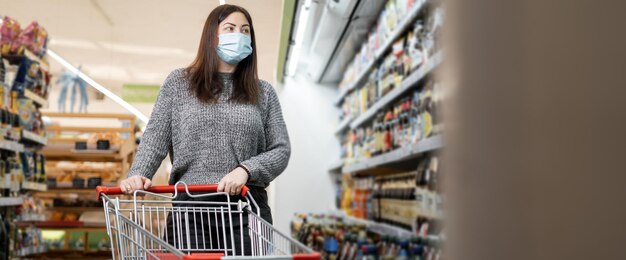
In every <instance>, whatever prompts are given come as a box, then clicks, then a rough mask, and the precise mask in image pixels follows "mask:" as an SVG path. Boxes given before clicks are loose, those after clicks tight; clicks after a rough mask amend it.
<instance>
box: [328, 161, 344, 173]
mask: <svg viewBox="0 0 626 260" xmlns="http://www.w3.org/2000/svg"><path fill="white" fill-rule="evenodd" d="M343 164H344V161H343V160H341V159H339V160H336V161H334V162H332V163H331V164H330V165H329V166H328V171H329V172H340V171H341V168H342V167H343Z"/></svg>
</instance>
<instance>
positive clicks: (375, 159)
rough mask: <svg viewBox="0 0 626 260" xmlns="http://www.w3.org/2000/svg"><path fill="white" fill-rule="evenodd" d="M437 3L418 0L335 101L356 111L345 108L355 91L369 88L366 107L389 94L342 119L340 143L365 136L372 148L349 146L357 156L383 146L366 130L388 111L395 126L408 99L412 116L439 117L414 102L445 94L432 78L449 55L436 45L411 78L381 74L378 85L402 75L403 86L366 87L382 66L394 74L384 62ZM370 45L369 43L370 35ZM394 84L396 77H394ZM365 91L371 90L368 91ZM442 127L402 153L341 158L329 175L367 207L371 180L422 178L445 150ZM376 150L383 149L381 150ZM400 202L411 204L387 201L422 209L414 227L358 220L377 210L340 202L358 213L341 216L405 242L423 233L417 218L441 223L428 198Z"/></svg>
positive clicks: (338, 130)
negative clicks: (422, 167)
mask: <svg viewBox="0 0 626 260" xmlns="http://www.w3.org/2000/svg"><path fill="white" fill-rule="evenodd" d="M434 2H435V1H429V0H418V1H415V3H414V6H412V7H411V9H410V10H409V12H408V14H407V15H405V16H404V18H403V19H401V21H400V22H399V23H398V24H397V25H396V26H395V28H394V29H393V31H392V32H391V33H390V34H388V37H387V38H384V39H383V40H382V44H381V45H379V48H377V49H376V50H375V51H374V54H373V55H372V57H371V60H368V61H367V62H364V63H359V64H358V66H360V67H359V68H358V71H356V72H354V73H355V74H356V75H355V77H354V79H353V80H352V81H351V82H350V83H348V85H345V86H343V87H342V88H341V89H340V90H339V91H338V96H337V98H336V99H335V100H333V101H334V105H336V106H338V107H340V108H341V109H342V110H343V109H350V110H352V109H355V107H356V105H355V104H348V106H344V105H343V104H342V103H343V102H346V99H347V98H348V96H349V95H352V94H354V92H355V91H361V89H362V88H363V87H366V88H367V89H364V90H363V91H364V92H361V93H360V94H363V93H365V95H367V97H363V96H361V97H358V101H359V103H360V105H363V102H366V101H367V100H366V99H369V98H371V97H372V96H371V95H372V94H371V92H370V91H378V92H376V93H377V94H379V95H380V92H383V91H384V93H385V94H384V95H382V96H380V97H377V99H376V100H375V101H374V102H373V103H368V107H367V109H365V110H360V109H359V108H356V109H357V110H358V111H359V112H360V113H356V114H352V115H351V116H346V117H344V118H342V119H341V122H340V123H339V124H338V125H337V128H336V129H335V135H336V136H337V137H338V139H340V142H342V141H345V140H344V139H345V138H344V137H345V136H342V135H344V134H349V135H356V136H357V137H358V138H361V139H359V140H360V141H362V140H368V141H366V142H368V143H367V144H362V143H359V144H358V145H355V146H354V147H358V148H354V147H350V148H346V149H353V150H352V152H353V154H356V153H357V152H355V151H354V149H367V148H363V146H366V145H374V144H375V145H379V143H376V142H379V141H380V142H382V141H381V139H377V140H376V141H372V140H373V139H372V138H381V137H380V135H378V136H376V137H374V136H373V135H372V134H370V133H371V131H372V130H371V129H372V127H370V128H366V127H365V126H370V124H371V123H372V122H373V121H374V120H379V119H377V116H379V115H381V113H382V112H385V114H383V115H384V116H385V119H384V123H385V124H387V123H388V124H393V123H389V122H394V121H393V120H395V119H394V117H393V116H397V115H394V114H393V113H400V112H396V111H392V110H393V109H392V108H398V107H400V105H399V104H398V102H399V101H400V100H405V98H408V99H410V100H411V102H412V103H411V106H412V107H411V109H414V110H411V113H415V115H414V114H411V116H417V117H419V118H420V119H421V120H426V119H424V117H422V116H432V117H434V115H433V113H435V112H433V111H434V110H426V111H424V110H422V109H424V108H422V107H419V106H418V105H416V103H413V102H415V101H413V100H414V99H416V97H415V96H417V95H419V97H417V98H419V100H420V101H421V100H423V99H426V98H431V99H428V100H429V101H428V102H433V103H434V102H435V101H431V100H432V99H434V98H433V97H437V98H439V97H441V96H436V94H439V93H440V92H436V94H433V93H434V92H435V90H434V89H435V87H439V86H440V85H435V84H436V83H437V82H436V81H434V80H433V82H431V80H430V79H431V77H430V76H431V75H432V74H433V72H434V71H435V70H437V69H438V68H439V67H440V66H441V64H442V63H443V62H444V53H443V52H442V51H441V50H440V49H439V48H436V47H433V46H432V45H431V46H430V47H425V46H422V47H424V48H427V49H424V50H423V52H422V54H423V55H425V56H424V60H423V61H424V62H423V63H421V65H419V67H417V68H416V69H415V70H414V71H412V72H411V73H410V74H408V75H406V74H404V73H398V74H397V75H393V73H394V72H392V74H385V75H383V76H380V78H377V79H376V80H377V81H375V82H380V81H384V80H387V79H386V78H384V77H390V76H393V77H402V81H401V82H397V81H396V82H394V83H393V88H392V89H391V90H388V91H387V90H386V89H385V90H383V89H374V90H372V89H369V88H370V87H379V86H376V85H366V84H369V83H368V82H366V81H367V80H369V79H370V78H371V74H372V73H376V72H378V71H379V70H378V68H379V66H384V67H382V68H381V71H382V70H383V69H386V70H387V71H388V70H392V69H391V68H393V66H391V65H389V66H387V65H384V64H383V62H387V57H389V52H390V51H391V50H390V49H391V48H392V46H393V45H394V44H395V43H396V42H398V39H401V38H402V37H404V36H405V35H408V32H409V30H412V29H411V28H412V26H413V25H415V24H416V20H417V19H418V18H420V19H421V18H422V17H424V18H425V19H424V20H423V21H424V23H420V24H421V25H425V24H426V23H427V22H428V21H427V19H430V18H432V16H430V17H426V16H428V15H431V14H432V13H430V12H428V14H426V13H427V12H424V10H426V9H427V8H430V7H431V4H435V3H434ZM429 10H430V9H429ZM422 14H424V15H425V16H422ZM425 27H426V26H425ZM433 28H440V27H433ZM430 32H433V31H430ZM412 35H415V34H412ZM376 37H378V36H376ZM412 37H418V36H412ZM422 37H431V36H422ZM406 39H409V38H406ZM431 39H433V38H431ZM433 40H434V39H433ZM364 41H368V39H367V37H366V39H365V40H364ZM403 48H409V47H406V46H403ZM394 50H395V47H394ZM405 51H406V49H405ZM398 59H400V58H398ZM401 63H402V64H403V66H405V67H404V68H405V69H406V68H407V67H406V66H407V63H405V61H401ZM381 64H383V65H381ZM385 64H386V63H385ZM417 64H419V63H415V64H411V63H408V65H409V66H413V65H417ZM354 66H356V65H354ZM405 71H406V70H405ZM351 73H352V72H351ZM352 75H353V74H351V75H350V76H352ZM394 80H396V79H395V78H394ZM427 83H428V84H427ZM430 84H432V85H430ZM425 86H428V87H429V88H428V89H425V88H423V87H425ZM439 89H440V88H437V90H439ZM365 91H367V93H366V92H365ZM416 91H418V92H416ZM422 91H424V92H422ZM428 91H430V92H428ZM351 93H352V94H351ZM424 96H426V97H424ZM350 98H352V97H350ZM355 98H356V97H355ZM351 100H352V99H351ZM355 101H356V100H355ZM431 104H432V103H431ZM437 104H438V103H437ZM405 109H406V108H404V107H403V108H402V110H404V111H406V110H405ZM428 109H430V108H428ZM398 110H400V108H398ZM389 111H391V112H389ZM403 113H405V114H404V115H405V116H406V115H408V113H406V112H403ZM427 113H428V114H427ZM388 114H389V115H392V116H391V118H392V119H387V118H388ZM432 117H428V118H429V119H428V120H431V119H432ZM380 120H381V121H376V122H379V123H380V124H382V123H383V121H382V120H383V119H380ZM418 120H419V119H418ZM432 120H434V119H432ZM416 121H417V120H416ZM417 122H419V123H411V124H415V125H419V126H415V127H422V126H423V125H421V122H423V121H417ZM430 122H432V121H429V123H430ZM436 123H440V121H437V122H436ZM437 126H439V125H437ZM360 129H362V130H363V131H362V132H361V131H359V130H360ZM440 129H441V128H440V127H436V128H434V130H433V132H428V135H430V136H428V137H426V138H423V137H422V139H418V140H413V142H409V143H408V144H406V145H404V146H401V147H398V148H396V149H393V150H391V151H386V152H383V153H379V154H376V155H373V156H370V157H363V158H361V157H356V158H358V159H354V158H341V159H337V160H333V161H331V162H330V163H329V165H328V168H327V169H328V172H329V173H331V175H332V176H333V177H336V178H337V179H339V183H340V186H338V188H339V189H338V190H340V192H348V193H349V194H351V195H345V196H349V197H345V196H344V195H343V194H342V195H340V196H341V197H343V198H350V200H351V201H352V203H351V205H354V204H355V203H356V204H360V205H364V203H365V202H364V201H365V199H363V198H365V197H366V196H367V195H363V194H366V193H367V192H368V191H365V190H366V189H374V188H373V187H375V186H372V187H371V188H364V187H370V186H368V185H369V184H367V183H368V182H367V181H368V180H380V179H384V178H389V179H392V178H397V176H398V175H399V174H400V175H401V174H413V175H416V173H415V172H416V169H417V168H418V165H421V164H422V163H424V162H428V161H426V160H431V158H432V157H433V153H435V154H436V153H437V152H438V151H440V150H441V149H442V148H443V147H444V139H443V136H442V135H441V132H440ZM348 131H352V132H349V133H347V132H348ZM368 131H370V132H368ZM376 131H378V130H376ZM386 131H391V130H386ZM417 131H420V132H418V133H413V135H414V136H411V137H410V138H416V137H415V136H420V135H419V133H422V134H423V133H424V131H423V129H419V130H417ZM429 131H430V130H429ZM363 134H365V137H364V136H363ZM379 134H380V133H379ZM385 134H390V135H393V134H395V133H389V132H387V133H385ZM387 138H389V137H385V141H384V142H390V143H391V141H389V140H388V139H387ZM391 138H395V137H391ZM400 138H403V140H404V139H406V138H409V137H407V136H401V137H400ZM349 143H350V142H349ZM390 143H385V146H391V145H390ZM403 143H406V142H403ZM376 149H379V150H380V148H379V147H378V148H376ZM364 153H366V152H364ZM434 156H436V155H434ZM359 181H360V183H359V184H354V183H357V182H359ZM364 181H365V182H364ZM363 183H366V184H363ZM379 183H380V182H379ZM357 185H360V186H357ZM364 185H365V186H364ZM372 185H373V184H372ZM419 189H422V190H421V191H420V192H422V191H423V190H424V189H423V187H417V186H416V193H417V192H418V191H417V190H419ZM350 192H352V193H350ZM369 192H370V193H369V194H372V193H371V192H372V190H369ZM429 192H430V191H429ZM432 192H433V194H435V192H437V191H432ZM424 194H427V193H422V195H424ZM428 194H430V193H428ZM416 196H417V195H416ZM428 196H430V195H428ZM429 198H438V197H436V195H433V197H429ZM383 200H393V199H389V198H384V197H383V199H381V200H379V203H383V202H382V201H383ZM399 200H406V202H407V203H408V204H404V203H398V204H391V202H389V201H386V202H384V203H387V204H386V205H387V206H388V207H391V206H389V205H402V207H409V205H413V203H414V205H415V207H416V211H411V212H413V213H415V214H416V215H417V217H415V216H412V217H410V218H411V219H413V220H411V221H412V222H413V228H408V227H399V226H395V225H392V224H387V223H379V222H376V221H373V220H368V219H362V218H358V217H355V216H359V217H363V214H362V213H363V212H364V211H366V212H367V213H368V214H369V213H371V212H370V211H369V209H367V210H365V209H363V207H362V206H345V205H347V204H345V202H347V201H342V202H338V207H342V208H344V207H349V208H348V209H346V210H347V212H350V211H351V212H353V213H351V214H353V215H352V216H349V215H347V214H346V213H345V212H344V211H340V213H339V216H341V217H342V218H343V220H344V222H346V223H351V224H357V225H362V226H364V227H366V229H367V230H368V231H370V232H373V233H378V234H380V235H388V236H392V237H396V238H403V239H409V238H412V237H415V236H416V235H417V232H418V231H419V226H418V225H419V224H417V223H416V221H417V219H422V220H423V219H427V220H426V221H427V222H429V223H430V222H431V221H435V222H436V221H439V220H440V219H441V216H440V215H437V213H432V212H431V211H430V210H431V209H430V208H424V204H419V203H425V202H424V201H426V199H424V200H423V201H422V202H419V200H417V199H408V198H401V199H399ZM413 201H415V202H413ZM372 203H373V202H372ZM339 204H341V206H339ZM429 205H433V204H432V203H431V204H429ZM368 207H369V206H368ZM398 207H400V206H398ZM379 210H380V209H379ZM404 213H405V212H404ZM404 213H402V214H404ZM398 214H400V213H398ZM398 216H400V215H398ZM385 218H386V220H389V221H391V220H390V219H389V218H387V217H385ZM385 218H383V219H385ZM414 218H417V219H414ZM391 219H393V218H391ZM399 223H400V222H399ZM402 223H405V224H398V225H408V224H406V221H405V222H402ZM425 239H426V238H425Z"/></svg>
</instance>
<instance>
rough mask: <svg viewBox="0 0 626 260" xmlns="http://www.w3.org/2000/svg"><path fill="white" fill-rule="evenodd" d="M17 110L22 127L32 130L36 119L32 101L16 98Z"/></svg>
mask: <svg viewBox="0 0 626 260" xmlns="http://www.w3.org/2000/svg"><path fill="white" fill-rule="evenodd" d="M17 111H18V115H19V117H20V123H21V124H22V126H23V127H24V129H26V130H28V131H32V130H33V126H34V124H35V121H37V115H36V112H35V111H36V108H35V105H34V104H33V101H32V100H30V99H26V98H20V99H19V100H18V107H17Z"/></svg>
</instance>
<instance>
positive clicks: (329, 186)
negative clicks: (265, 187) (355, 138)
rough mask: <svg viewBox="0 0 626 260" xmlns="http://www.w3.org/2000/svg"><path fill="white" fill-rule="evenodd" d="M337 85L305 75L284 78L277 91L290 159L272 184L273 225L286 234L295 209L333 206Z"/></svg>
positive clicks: (336, 150)
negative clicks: (321, 81) (289, 149)
mask: <svg viewBox="0 0 626 260" xmlns="http://www.w3.org/2000/svg"><path fill="white" fill-rule="evenodd" d="M336 96H337V92H336V88H331V87H328V86H321V85H318V84H314V83H312V82H310V81H308V80H307V79H306V78H295V79H294V78H286V79H285V84H284V85H283V86H282V88H280V90H279V97H280V102H281V106H282V110H283V116H284V118H285V121H286V124H287V129H288V131H289V137H290V139H291V159H290V161H289V166H288V167H287V169H286V170H285V172H284V173H283V174H282V175H281V176H279V177H278V178H277V179H276V180H275V181H274V182H273V184H272V186H270V187H271V188H270V192H269V193H270V194H269V196H270V198H269V200H270V206H271V207H272V210H273V217H274V226H276V227H277V228H278V229H279V230H280V231H283V232H286V234H289V232H290V231H289V222H290V221H291V219H292V217H293V215H294V213H296V212H297V213H308V212H326V211H329V210H332V209H334V196H335V190H334V185H333V182H332V181H331V178H330V175H329V174H328V172H327V168H328V165H329V164H330V163H331V162H332V161H336V160H337V158H339V143H338V141H337V139H336V138H335V136H334V129H335V127H336V126H337V124H338V122H337V121H338V119H337V112H336V111H337V110H336V108H335V106H334V105H333V100H334V98H335V97H336Z"/></svg>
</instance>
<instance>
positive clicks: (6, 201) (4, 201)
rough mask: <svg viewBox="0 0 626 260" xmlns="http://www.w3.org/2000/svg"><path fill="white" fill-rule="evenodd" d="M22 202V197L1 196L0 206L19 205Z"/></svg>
mask: <svg viewBox="0 0 626 260" xmlns="http://www.w3.org/2000/svg"><path fill="white" fill-rule="evenodd" d="M22 202H24V199H23V198H22V197H10V198H0V207H11V206H19V205H22Z"/></svg>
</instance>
